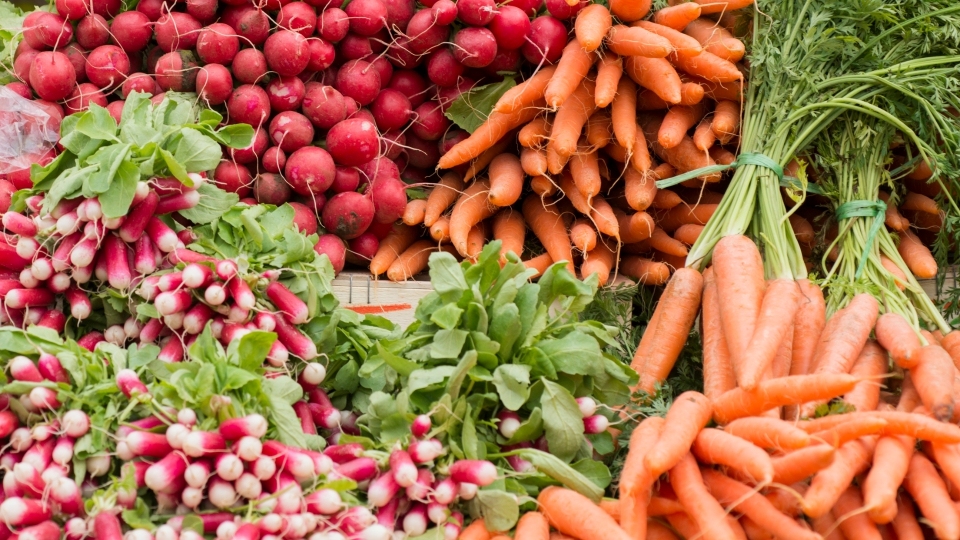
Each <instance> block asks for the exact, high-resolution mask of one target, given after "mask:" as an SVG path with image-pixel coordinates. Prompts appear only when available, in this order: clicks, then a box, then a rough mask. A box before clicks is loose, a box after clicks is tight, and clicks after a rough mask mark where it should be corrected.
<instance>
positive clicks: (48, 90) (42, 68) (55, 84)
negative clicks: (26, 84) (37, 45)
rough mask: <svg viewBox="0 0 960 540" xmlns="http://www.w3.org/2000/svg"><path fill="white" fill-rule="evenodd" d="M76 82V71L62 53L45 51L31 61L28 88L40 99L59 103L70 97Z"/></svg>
mask: <svg viewBox="0 0 960 540" xmlns="http://www.w3.org/2000/svg"><path fill="white" fill-rule="evenodd" d="M76 82H77V77H76V70H74V68H73V64H71V63H70V59H69V58H68V57H67V55H65V54H63V53H62V52H51V51H45V52H41V53H39V54H37V55H36V57H35V58H34V59H33V63H32V64H31V66H30V86H31V87H33V89H34V90H35V91H36V92H37V95H39V96H40V97H41V98H43V99H47V100H50V101H60V100H61V99H63V98H65V97H67V96H68V95H70V92H71V91H73V87H74V85H75V84H76Z"/></svg>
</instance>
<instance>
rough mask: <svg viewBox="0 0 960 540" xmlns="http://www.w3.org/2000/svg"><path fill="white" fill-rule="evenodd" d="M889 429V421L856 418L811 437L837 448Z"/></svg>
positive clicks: (866, 417)
mask: <svg viewBox="0 0 960 540" xmlns="http://www.w3.org/2000/svg"><path fill="white" fill-rule="evenodd" d="M886 427H887V421H886V420H884V419H883V418H880V417H877V416H869V415H864V416H854V417H852V418H849V419H848V420H847V421H846V422H843V423H841V424H839V425H837V426H834V427H832V428H830V429H825V430H823V431H817V432H815V433H813V434H811V435H810V436H811V437H814V438H816V439H819V440H821V441H824V442H826V443H827V444H830V445H833V446H835V447H840V446H843V445H844V444H846V443H848V442H850V441H852V440H855V439H859V438H861V437H866V436H867V435H876V434H878V433H881V432H882V431H883V430H884V428H886Z"/></svg>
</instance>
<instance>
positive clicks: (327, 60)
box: [307, 38, 337, 71]
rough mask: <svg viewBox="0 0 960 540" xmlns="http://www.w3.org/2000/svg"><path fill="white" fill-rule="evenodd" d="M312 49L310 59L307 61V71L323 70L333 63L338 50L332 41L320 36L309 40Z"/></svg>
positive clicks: (308, 45) (308, 43) (308, 44)
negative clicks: (329, 41)
mask: <svg viewBox="0 0 960 540" xmlns="http://www.w3.org/2000/svg"><path fill="white" fill-rule="evenodd" d="M307 47H308V48H309V49H310V61H309V62H307V71H323V70H325V69H327V68H329V67H330V66H332V65H333V61H334V59H335V58H336V55H337V51H336V49H335V48H334V47H333V45H331V44H330V43H328V42H326V41H324V40H322V39H320V38H310V39H308V40H307Z"/></svg>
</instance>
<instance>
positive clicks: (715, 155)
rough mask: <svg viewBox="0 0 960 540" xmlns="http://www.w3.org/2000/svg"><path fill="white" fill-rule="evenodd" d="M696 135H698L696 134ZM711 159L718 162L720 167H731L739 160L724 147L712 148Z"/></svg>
mask: <svg viewBox="0 0 960 540" xmlns="http://www.w3.org/2000/svg"><path fill="white" fill-rule="evenodd" d="M711 131H713V130H711ZM694 135H696V133H694ZM710 158H711V159H713V160H714V161H716V162H717V163H719V164H720V165H730V164H731V163H733V162H734V161H736V160H737V156H735V155H733V152H731V151H729V150H727V149H726V148H724V147H722V146H711V147H710Z"/></svg>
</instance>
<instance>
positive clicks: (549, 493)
mask: <svg viewBox="0 0 960 540" xmlns="http://www.w3.org/2000/svg"><path fill="white" fill-rule="evenodd" d="M537 502H538V503H539V504H540V511H541V512H543V515H544V516H545V517H546V518H547V520H548V521H549V522H550V525H552V526H553V528H555V529H557V530H558V531H560V532H562V533H563V534H568V535H570V536H573V537H575V538H579V539H580V540H630V535H628V534H627V533H626V532H624V530H623V529H621V528H620V525H618V524H617V522H616V521H614V520H613V518H612V517H610V516H609V515H607V513H606V512H604V511H603V510H601V509H600V507H599V506H597V505H596V504H594V503H593V501H591V500H590V499H588V498H586V497H584V496H583V495H581V494H579V493H577V492H576V491H573V490H572V489H566V488H561V487H556V486H549V487H547V488H545V489H544V490H543V491H541V492H540V495H538V496H537Z"/></svg>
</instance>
